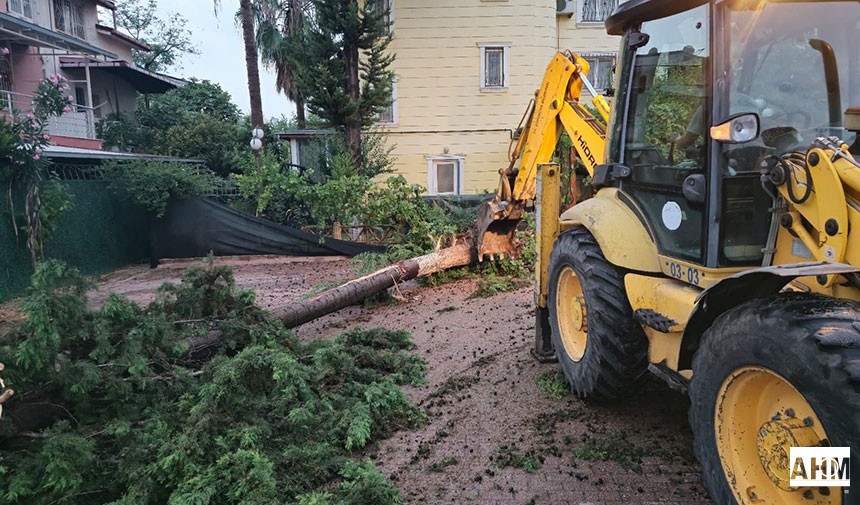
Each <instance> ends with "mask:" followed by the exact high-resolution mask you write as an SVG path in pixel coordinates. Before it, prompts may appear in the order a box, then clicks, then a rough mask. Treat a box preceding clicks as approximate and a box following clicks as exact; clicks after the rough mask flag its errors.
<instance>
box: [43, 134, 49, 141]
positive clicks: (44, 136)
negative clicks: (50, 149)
mask: <svg viewBox="0 0 860 505" xmlns="http://www.w3.org/2000/svg"><path fill="white" fill-rule="evenodd" d="M42 138H43V139H45V140H51V136H50V135H48V134H47V133H46V134H44V135H42Z"/></svg>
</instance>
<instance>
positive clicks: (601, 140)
mask: <svg viewBox="0 0 860 505" xmlns="http://www.w3.org/2000/svg"><path fill="white" fill-rule="evenodd" d="M588 71H589V64H588V62H587V61H586V60H584V59H583V58H581V57H579V56H578V55H576V54H574V53H571V52H569V51H566V52H563V53H561V52H560V53H557V54H556V55H555V57H554V58H553V59H552V61H550V63H549V66H548V67H547V69H546V73H545V74H544V78H543V83H542V84H541V87H540V89H539V90H538V91H537V92H536V94H535V100H534V101H533V102H532V103H530V104H529V107H528V110H527V111H526V115H525V118H526V120H525V125H524V126H523V129H522V132H521V134H520V137H519V139H518V140H517V143H516V145H515V146H514V148H513V150H512V151H511V162H510V165H509V166H508V167H507V168H504V169H502V170H500V171H499V173H500V176H501V177H500V178H499V188H498V192H497V193H496V197H495V198H494V199H493V200H492V201H490V202H487V203H485V204H484V205H483V206H482V207H481V210H480V212H479V214H478V227H477V247H478V258H479V259H483V258H484V257H485V256H487V255H489V256H490V257H493V256H494V255H499V256H503V255H505V254H507V255H511V254H513V253H514V245H513V235H514V231H515V230H516V227H517V224H518V223H519V222H520V220H521V219H522V218H523V214H524V213H525V208H526V205H528V204H529V203H530V202H531V201H532V200H534V199H535V196H536V187H537V184H536V181H537V169H538V166H539V165H541V164H543V163H548V162H549V161H550V160H551V159H552V155H553V152H555V148H556V144H557V143H558V139H559V136H560V135H561V133H562V131H566V132H567V134H568V135H569V136H570V139H571V140H572V142H573V145H574V148H575V149H576V152H577V154H578V156H579V158H580V159H581V160H582V162H583V164H584V165H585V168H586V169H587V170H588V172H589V174H593V173H594V167H596V166H597V165H599V164H601V163H603V161H604V155H605V145H606V140H605V139H606V129H605V127H604V126H603V125H604V123H605V122H606V121H607V120H608V119H609V104H608V103H607V102H606V99H605V98H603V97H602V96H600V95H599V94H598V93H597V91H596V90H595V89H594V88H593V87H592V85H591V83H590V82H589V81H588V79H587V75H588ZM583 88H585V89H588V90H589V92H590V93H591V96H592V97H593V98H592V100H591V103H592V105H593V106H594V107H595V108H596V109H597V112H598V113H599V114H600V116H602V118H603V122H600V121H599V120H598V119H597V118H595V117H594V115H592V113H591V112H590V111H589V110H588V109H586V108H585V107H584V106H583V105H582V104H581V103H580V97H581V95H582V91H583Z"/></svg>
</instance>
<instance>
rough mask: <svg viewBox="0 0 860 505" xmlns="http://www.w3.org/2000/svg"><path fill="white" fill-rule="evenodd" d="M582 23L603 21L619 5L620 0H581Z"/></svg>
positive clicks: (580, 20)
mask: <svg viewBox="0 0 860 505" xmlns="http://www.w3.org/2000/svg"><path fill="white" fill-rule="evenodd" d="M580 2H582V7H581V9H582V12H581V14H580V16H581V17H580V19H579V22H580V23H603V22H604V21H606V18H608V17H609V15H610V14H612V11H614V10H615V8H616V7H618V0H580Z"/></svg>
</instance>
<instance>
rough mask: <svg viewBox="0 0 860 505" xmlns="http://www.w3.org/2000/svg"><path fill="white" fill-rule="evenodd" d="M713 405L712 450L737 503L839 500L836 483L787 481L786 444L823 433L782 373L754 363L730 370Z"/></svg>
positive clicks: (801, 443)
mask: <svg viewBox="0 0 860 505" xmlns="http://www.w3.org/2000/svg"><path fill="white" fill-rule="evenodd" d="M716 407H717V408H716V412H715V415H714V417H715V419H714V430H715V434H716V438H717V450H718V452H719V455H720V461H721V462H722V465H723V471H724V472H725V474H726V480H727V481H728V483H729V486H730V487H731V488H732V492H733V493H734V495H735V498H736V499H737V501H738V503H740V504H753V503H758V504H768V505H789V504H803V505H812V504H815V505H825V504H841V503H842V493H841V491H840V488H836V487H831V488H818V487H816V488H792V487H790V486H789V485H788V480H789V472H790V468H789V457H788V456H789V448H790V447H792V446H794V447H813V446H817V445H819V443H820V442H821V441H823V440H827V433H825V431H824V426H823V425H822V424H821V421H820V420H819V419H818V416H817V415H816V414H815V411H814V410H813V409H812V407H811V406H810V405H809V403H808V402H807V401H806V399H805V398H804V397H803V395H802V394H800V392H799V391H797V389H795V388H794V386H792V385H791V383H789V382H788V381H787V380H786V379H785V378H783V377H782V376H780V375H779V374H777V373H775V372H773V371H771V370H768V369H766V368H762V367H756V366H749V367H744V368H740V369H738V370H735V372H734V373H733V374H731V375H730V376H729V377H728V378H727V379H726V380H725V382H724V383H723V386H722V388H721V389H720V393H719V395H718V396H717V405H716ZM822 491H824V492H822Z"/></svg>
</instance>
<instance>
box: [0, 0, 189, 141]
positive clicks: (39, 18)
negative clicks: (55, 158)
mask: <svg viewBox="0 0 860 505" xmlns="http://www.w3.org/2000/svg"><path fill="white" fill-rule="evenodd" d="M115 11H116V6H115V5H114V3H113V2H112V1H110V0H0V53H8V54H0V108H2V109H3V110H5V112H6V113H7V114H8V112H9V111H10V110H11V108H13V107H14V108H16V109H19V110H22V111H26V110H29V109H30V107H31V103H32V97H33V93H34V91H35V89H36V86H37V85H38V83H39V82H40V81H41V80H42V79H44V78H45V77H47V76H49V75H50V74H61V75H63V76H65V77H66V78H67V79H68V80H69V84H70V85H71V86H72V89H73V95H74V97H75V108H74V110H73V111H72V112H71V113H68V114H65V115H64V116H62V117H60V118H56V119H54V120H52V122H51V124H50V127H49V133H51V135H52V137H53V140H54V143H55V144H56V145H57V146H58V147H61V148H63V149H59V150H58V151H63V152H68V151H69V150H73V151H78V150H79V151H82V152H83V151H84V150H101V149H102V143H101V140H99V139H98V138H97V135H96V124H97V122H98V121H100V120H102V119H103V118H105V117H107V116H108V115H110V114H112V113H121V114H130V113H133V112H134V111H135V109H136V107H137V95H138V93H149V94H155V93H164V92H166V91H168V90H170V89H173V88H176V87H179V86H182V85H184V81H182V80H180V79H175V78H172V77H168V76H166V75H162V74H157V73H154V72H149V71H147V70H144V69H142V68H138V67H136V66H135V65H134V64H133V63H132V61H133V60H132V50H138V51H149V50H150V48H149V47H148V46H147V45H146V44H144V43H143V42H141V41H139V40H136V39H134V38H133V37H130V36H128V35H127V34H125V33H122V32H120V31H118V30H117V28H116V20H115V19H116V18H115V15H114V13H115ZM105 20H109V21H107V22H106V21H105ZM4 48H5V49H4Z"/></svg>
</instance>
